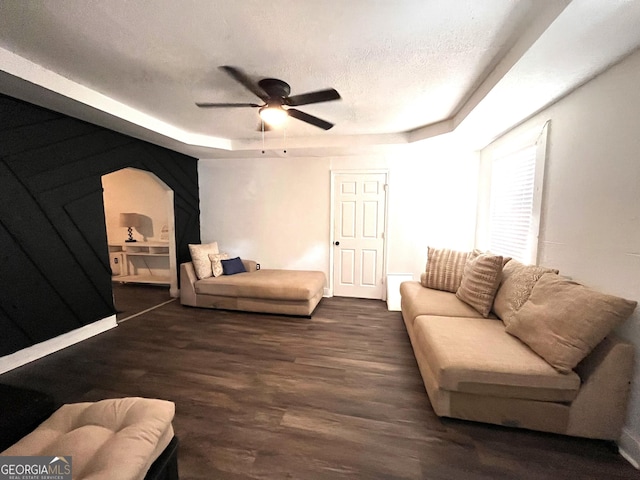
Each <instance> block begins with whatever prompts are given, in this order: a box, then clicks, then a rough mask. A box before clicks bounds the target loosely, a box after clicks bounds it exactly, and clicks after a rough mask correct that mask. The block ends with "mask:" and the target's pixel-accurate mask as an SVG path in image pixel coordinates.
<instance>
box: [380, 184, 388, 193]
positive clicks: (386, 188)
mask: <svg viewBox="0 0 640 480" xmlns="http://www.w3.org/2000/svg"><path fill="white" fill-rule="evenodd" d="M382 188H383V189H384V191H385V192H386V191H387V190H389V184H388V183H385V184H384V187H382Z"/></svg>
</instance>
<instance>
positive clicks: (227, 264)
mask: <svg viewBox="0 0 640 480" xmlns="http://www.w3.org/2000/svg"><path fill="white" fill-rule="evenodd" d="M221 262H222V270H223V272H224V274H225V275H235V274H236V273H243V272H246V271H247V270H246V269H245V268H244V264H243V263H242V260H240V257H236V258H230V259H229V260H221Z"/></svg>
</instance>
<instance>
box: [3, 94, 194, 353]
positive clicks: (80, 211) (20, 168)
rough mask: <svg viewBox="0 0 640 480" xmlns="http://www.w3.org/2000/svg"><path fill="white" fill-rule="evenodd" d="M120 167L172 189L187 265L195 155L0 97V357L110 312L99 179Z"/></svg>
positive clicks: (179, 247) (191, 235)
mask: <svg viewBox="0 0 640 480" xmlns="http://www.w3.org/2000/svg"><path fill="white" fill-rule="evenodd" d="M125 167H136V168H139V169H142V170H147V171H150V172H153V173H154V174H155V175H157V176H158V177H159V178H160V179H162V180H163V181H164V182H165V183H166V184H167V185H168V186H169V187H170V188H172V189H173V191H174V199H175V200H174V201H175V216H176V218H175V225H176V246H177V257H178V258H177V261H178V263H180V262H184V261H187V260H188V259H189V249H188V244H189V243H198V242H199V241H200V220H199V217H200V211H199V201H198V198H199V195H198V169H197V160H196V159H195V158H192V157H188V156H186V155H182V154H179V153H176V152H173V151H171V150H167V149H165V148H162V147H158V146H156V145H152V144H149V143H146V142H143V141H141V140H137V139H134V138H131V137H128V136H126V135H122V134H119V133H117V132H113V131H110V130H107V129H105V128H101V127H98V126H95V125H91V124H89V123H86V122H82V121H80V120H77V119H74V118H70V117H67V116H65V115H62V114H59V113H55V112H52V111H49V110H46V109H43V108H40V107H36V106H34V105H31V104H29V103H26V102H22V101H20V100H16V99H13V98H10V97H7V96H4V95H0V356H2V355H7V354H10V353H13V352H16V351H18V350H20V349H22V348H25V347H28V346H31V345H34V344H36V343H39V342H42V341H44V340H48V339H50V338H53V337H56V336H58V335H61V334H63V333H66V332H69V331H71V330H74V329H76V328H79V327H82V326H84V325H88V324H90V323H93V322H95V321H97V320H100V319H103V318H105V317H108V316H110V315H113V314H114V313H115V309H114V305H113V296H112V290H111V271H110V269H109V253H108V248H107V238H106V227H105V220H104V206H103V200H102V183H101V177H102V176H103V175H104V174H107V173H111V172H114V171H117V170H120V169H122V168H125Z"/></svg>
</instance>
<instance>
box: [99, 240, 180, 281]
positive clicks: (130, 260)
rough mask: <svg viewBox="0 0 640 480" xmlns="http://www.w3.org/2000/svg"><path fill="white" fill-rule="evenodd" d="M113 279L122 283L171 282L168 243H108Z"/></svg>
mask: <svg viewBox="0 0 640 480" xmlns="http://www.w3.org/2000/svg"><path fill="white" fill-rule="evenodd" d="M109 257H110V263H111V271H112V272H113V280H114V281H117V282H122V283H150V284H157V285H170V284H171V267H170V262H169V243H162V242H130V243H129V242H123V243H117V244H115V243H111V244H109Z"/></svg>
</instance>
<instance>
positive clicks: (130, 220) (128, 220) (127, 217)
mask: <svg viewBox="0 0 640 480" xmlns="http://www.w3.org/2000/svg"><path fill="white" fill-rule="evenodd" d="M120 226H121V227H127V232H128V233H129V238H127V239H126V240H125V242H135V241H136V240H135V239H134V238H133V228H134V227H139V226H140V215H138V214H137V213H121V214H120Z"/></svg>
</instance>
